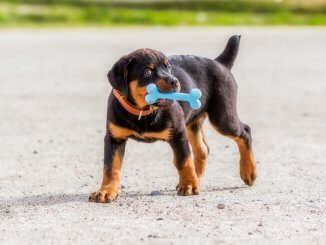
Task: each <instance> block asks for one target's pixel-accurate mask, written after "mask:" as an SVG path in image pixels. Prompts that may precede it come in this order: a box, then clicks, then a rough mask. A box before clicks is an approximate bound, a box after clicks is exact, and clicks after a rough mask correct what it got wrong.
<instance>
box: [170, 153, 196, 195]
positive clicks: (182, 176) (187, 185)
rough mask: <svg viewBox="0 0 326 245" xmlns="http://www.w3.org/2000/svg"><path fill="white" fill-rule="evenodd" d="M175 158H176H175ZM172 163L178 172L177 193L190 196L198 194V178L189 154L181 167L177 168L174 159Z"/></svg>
mask: <svg viewBox="0 0 326 245" xmlns="http://www.w3.org/2000/svg"><path fill="white" fill-rule="evenodd" d="M175 159H176V158H175ZM174 164H175V166H176V167H177V169H178V172H179V184H178V186H177V189H178V195H180V196H190V195H198V194H199V180H198V177H197V174H196V170H195V165H194V162H193V160H192V159H191V157H190V156H189V157H188V158H187V159H186V160H185V162H184V163H183V165H182V167H181V168H179V167H178V164H177V163H176V161H175V160H174Z"/></svg>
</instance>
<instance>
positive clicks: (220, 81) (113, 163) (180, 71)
mask: <svg viewBox="0 0 326 245" xmlns="http://www.w3.org/2000/svg"><path fill="white" fill-rule="evenodd" d="M239 42H240V36H232V37H231V38H230V39H229V41H228V43H227V45H226V48H225V49H224V51H223V52H222V54H221V55H219V56H218V57H217V58H216V59H208V58H203V57H198V56H192V55H174V56H170V57H166V56H165V55H164V54H163V53H161V52H159V51H155V50H152V49H139V50H136V51H134V52H132V53H130V54H128V55H126V56H123V57H122V58H120V59H119V60H118V61H117V62H116V63H115V64H114V66H113V67H112V69H111V70H110V71H109V73H108V79H109V81H110V83H111V85H112V87H113V89H112V92H111V94H110V96H109V99H108V107H107V108H108V109H107V127H106V135H105V138H104V143H105V146H104V148H105V149H104V167H103V180H102V185H101V187H100V189H99V190H98V191H97V192H94V193H92V194H91V196H90V197H89V200H90V201H94V202H101V203H105V202H111V201H113V200H115V199H116V198H117V196H118V190H119V186H120V175H121V173H120V172H121V165H122V160H123V156H124V153H125V147H126V143H127V140H128V139H129V138H132V139H135V140H138V141H142V142H148V143H150V142H154V141H156V140H163V141H166V142H167V143H168V144H169V145H170V146H171V148H172V151H173V154H174V165H175V167H176V169H177V170H178V173H179V183H178V185H177V193H178V195H182V196H188V195H197V194H199V190H200V178H201V177H202V175H203V173H204V170H205V167H206V160H207V156H208V153H209V148H208V145H207V142H206V139H205V135H204V128H203V122H204V120H205V118H206V117H208V119H209V121H210V122H211V124H212V125H213V127H214V128H215V129H216V130H217V131H218V132H219V133H221V134H222V135H225V136H228V137H230V138H231V139H233V140H234V141H235V142H236V143H237V145H238V148H239V152H240V176H241V178H242V180H243V181H244V183H245V184H247V185H249V186H251V185H252V184H253V183H254V181H255V178H256V164H255V160H254V156H253V153H252V146H251V145H252V142H251V132H250V127H249V126H248V125H247V124H245V123H243V122H241V121H240V119H239V117H238V115H237V108H236V100H237V85H236V82H235V79H234V77H233V76H232V74H231V71H230V70H231V68H232V66H233V62H234V60H235V58H236V56H237V53H238V48H239ZM150 83H155V84H156V85H157V86H158V89H159V90H160V91H161V92H166V93H167V92H175V91H177V92H178V91H181V92H185V93H189V91H190V90H191V89H192V88H198V89H200V90H201V91H202V94H203V95H202V97H201V99H200V100H201V103H202V106H201V108H200V109H199V110H192V109H191V108H190V106H189V105H188V103H186V102H174V101H170V100H164V99H160V100H158V101H157V102H156V103H155V104H153V105H149V104H147V103H146V101H145V95H146V86H147V85H148V84H150ZM190 147H191V148H192V152H193V156H192V153H191V149H190Z"/></svg>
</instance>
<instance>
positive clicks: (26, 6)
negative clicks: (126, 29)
mask: <svg viewBox="0 0 326 245" xmlns="http://www.w3.org/2000/svg"><path fill="white" fill-rule="evenodd" d="M314 1H316V2H318V4H312V2H311V1H307V2H305V1H304V0H301V1H300V3H301V4H300V5H298V4H293V3H291V1H287V2H284V3H278V2H275V1H267V0H263V1H259V2H257V1H248V0H247V1H240V0H230V1H203V2H198V1H191V2H192V5H189V4H188V5H187V4H184V3H185V2H187V1H185V2H184V1H182V2H179V1H176V2H172V1H171V2H169V1H159V2H156V3H155V2H152V1H145V2H133V1H132V2H129V1H122V2H121V1H120V2H119V1H118V2H116V1H113V2H112V1H100V2H94V1H91V2H89V1H77V0H75V1H73V0H71V1H60V0H47V1H41V0H29V1H27V2H28V3H26V1H19V0H16V1H9V2H8V1H7V2H3V1H2V2H0V26H2V27H10V26H51V25H52V26H79V25H86V26H87V25H89V26H130V25H131V26H139V25H140V26H150V25H163V26H207V25H208V26H215V25H254V26H256V25H326V15H325V6H324V5H323V1H321V4H320V2H319V1H318V0H314ZM188 2H189V1H188ZM194 3H197V4H194ZM203 3H205V4H203ZM223 3H225V4H223ZM258 3H259V4H258ZM294 3H296V2H294ZM302 3H305V4H302ZM222 6H223V7H222Z"/></svg>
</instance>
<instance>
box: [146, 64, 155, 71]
mask: <svg viewBox="0 0 326 245" xmlns="http://www.w3.org/2000/svg"><path fill="white" fill-rule="evenodd" d="M147 67H148V68H149V69H152V70H154V69H155V65H154V64H149V65H148V66H147Z"/></svg>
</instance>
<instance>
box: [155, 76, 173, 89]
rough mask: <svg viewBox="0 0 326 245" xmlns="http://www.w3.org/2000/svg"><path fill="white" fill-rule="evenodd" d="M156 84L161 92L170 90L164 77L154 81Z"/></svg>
mask: <svg viewBox="0 0 326 245" xmlns="http://www.w3.org/2000/svg"><path fill="white" fill-rule="evenodd" d="M156 85H157V87H158V89H159V90H160V91H162V92H169V91H170V86H169V84H168V83H167V82H166V81H165V80H164V79H160V80H158V81H157V82H156Z"/></svg>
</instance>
